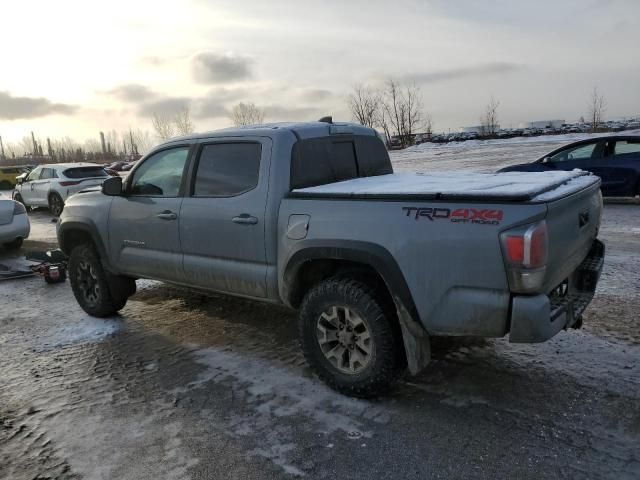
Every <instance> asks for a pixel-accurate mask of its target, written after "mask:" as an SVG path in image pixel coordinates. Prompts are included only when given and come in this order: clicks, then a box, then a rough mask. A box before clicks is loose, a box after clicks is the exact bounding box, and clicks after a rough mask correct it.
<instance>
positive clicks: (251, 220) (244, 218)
mask: <svg viewBox="0 0 640 480" xmlns="http://www.w3.org/2000/svg"><path fill="white" fill-rule="evenodd" d="M231 221H232V222H233V223H240V224H242V225H255V224H256V223H258V219H257V218H256V217H252V216H251V215H249V214H248V213H243V214H242V215H239V216H237V217H233V218H232V219H231Z"/></svg>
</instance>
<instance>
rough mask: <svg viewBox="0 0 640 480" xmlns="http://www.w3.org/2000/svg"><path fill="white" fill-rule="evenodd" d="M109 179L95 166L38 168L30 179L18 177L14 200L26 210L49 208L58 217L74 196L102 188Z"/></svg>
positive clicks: (94, 164) (84, 164)
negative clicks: (81, 191) (81, 192)
mask: <svg viewBox="0 0 640 480" xmlns="http://www.w3.org/2000/svg"><path fill="white" fill-rule="evenodd" d="M108 177H109V174H108V173H107V172H105V170H104V167H103V166H102V165H98V164H96V163H52V164H48V165H39V166H38V167H36V168H34V169H33V170H32V171H31V172H30V173H29V174H28V175H21V176H19V177H17V180H18V184H17V185H16V189H15V191H14V192H13V199H14V200H16V201H18V202H20V203H23V204H24V205H25V206H27V207H49V210H50V211H51V213H52V214H53V215H54V216H56V217H57V216H59V215H60V214H61V213H62V209H63V208H64V202H65V201H66V200H67V198H69V197H70V196H71V195H73V194H74V193H78V192H79V191H80V190H84V189H86V188H88V187H94V186H97V185H102V182H103V181H104V180H105V179H106V178H108Z"/></svg>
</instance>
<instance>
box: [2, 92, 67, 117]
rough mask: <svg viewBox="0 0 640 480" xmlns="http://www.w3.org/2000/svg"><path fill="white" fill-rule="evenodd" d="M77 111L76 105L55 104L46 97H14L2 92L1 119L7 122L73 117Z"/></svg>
mask: <svg viewBox="0 0 640 480" xmlns="http://www.w3.org/2000/svg"><path fill="white" fill-rule="evenodd" d="M77 109H78V107H77V106H76V105H69V104H66V103H53V102H52V101H51V100H49V99H47V98H44V97H14V96H13V95H11V94H10V93H9V92H0V118H3V119H6V120H16V119H19V118H36V117H44V116H46V115H54V114H59V115H71V114H72V113H74V112H75V111H76V110H77Z"/></svg>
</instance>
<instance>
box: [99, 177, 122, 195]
mask: <svg viewBox="0 0 640 480" xmlns="http://www.w3.org/2000/svg"><path fill="white" fill-rule="evenodd" d="M102 193H103V194H105V195H109V196H110V197H117V196H119V195H122V177H120V176H118V177H109V178H107V179H106V180H105V181H104V182H102Z"/></svg>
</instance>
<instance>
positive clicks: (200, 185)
mask: <svg viewBox="0 0 640 480" xmlns="http://www.w3.org/2000/svg"><path fill="white" fill-rule="evenodd" d="M261 152H262V147H261V145H260V144H259V143H250V142H242V143H240V142H239V143H214V144H210V145H204V146H203V147H202V151H201V152H200V158H199V160H198V166H197V170H196V177H195V184H194V187H193V195H194V196H196V197H230V196H234V195H240V194H241V193H244V192H248V191H249V190H252V189H253V188H255V187H256V186H257V185H258V176H259V172H260V155H261Z"/></svg>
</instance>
